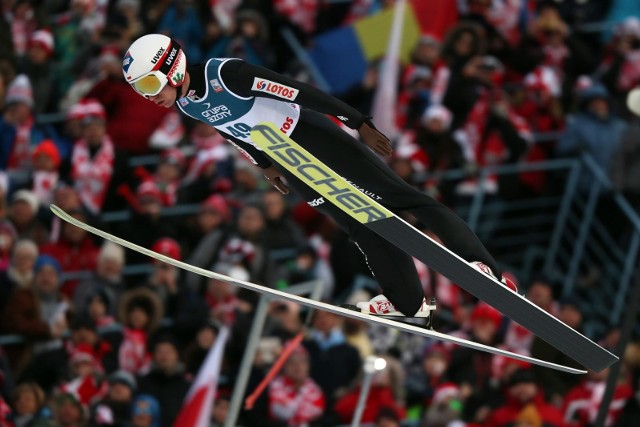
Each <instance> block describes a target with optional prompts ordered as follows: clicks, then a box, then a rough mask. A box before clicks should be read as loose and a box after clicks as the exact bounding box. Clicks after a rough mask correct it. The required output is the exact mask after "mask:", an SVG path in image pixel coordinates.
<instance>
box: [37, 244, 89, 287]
mask: <svg viewBox="0 0 640 427" xmlns="http://www.w3.org/2000/svg"><path fill="white" fill-rule="evenodd" d="M99 251H100V249H99V248H98V247H97V246H96V245H95V243H93V240H92V239H91V237H89V236H85V238H84V239H83V240H82V241H81V242H80V243H77V244H76V243H72V242H69V241H67V240H66V239H64V238H63V237H61V238H60V240H59V241H58V242H56V243H50V244H48V245H45V246H43V247H42V248H41V249H40V253H41V254H46V255H51V256H53V257H54V258H55V259H57V260H58V262H59V263H60V266H61V267H62V271H63V272H70V271H93V270H95V268H96V263H97V259H98V253H99ZM77 285H78V281H77V280H69V281H67V282H65V283H64V284H63V285H62V289H61V290H62V293H64V294H65V295H66V296H68V297H71V296H73V292H74V290H75V287H76V286H77Z"/></svg>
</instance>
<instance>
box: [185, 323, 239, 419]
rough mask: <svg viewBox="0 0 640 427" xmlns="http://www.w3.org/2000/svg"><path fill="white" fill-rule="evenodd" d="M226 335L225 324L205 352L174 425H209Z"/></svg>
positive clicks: (227, 331) (227, 333) (227, 332)
mask: <svg viewBox="0 0 640 427" xmlns="http://www.w3.org/2000/svg"><path fill="white" fill-rule="evenodd" d="M228 335H229V330H228V328H227V327H226V326H223V327H222V328H220V332H219V333H218V337H217V338H216V342H215V343H214V345H213V347H211V349H210V350H209V353H207V357H206V358H205V360H204V362H203V363H202V366H201V367H200V370H199V371H198V375H197V376H196V379H195V381H194V382H193V384H192V385H191V389H190V390H189V393H188V394H187V397H185V399H184V404H183V405H182V409H181V410H180V413H179V414H178V417H177V418H176V420H175V421H174V423H173V426H174V427H180V426H192V427H209V425H210V424H211V421H210V420H211V411H212V409H213V403H214V400H215V395H216V390H217V388H218V379H219V377H220V366H221V365H222V358H223V356H224V346H225V344H226V342H227V337H228Z"/></svg>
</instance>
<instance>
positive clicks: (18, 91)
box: [4, 74, 33, 108]
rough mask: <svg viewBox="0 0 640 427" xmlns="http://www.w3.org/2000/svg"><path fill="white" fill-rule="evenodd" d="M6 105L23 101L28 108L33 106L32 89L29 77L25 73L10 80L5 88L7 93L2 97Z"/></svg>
mask: <svg viewBox="0 0 640 427" xmlns="http://www.w3.org/2000/svg"><path fill="white" fill-rule="evenodd" d="M4 103H5V104H6V105H9V104H15V103H23V104H27V106H29V108H33V89H32V88H31V82H30V81H29V77H27V76H26V75H25V74H19V75H17V76H16V78H15V79H13V80H12V81H11V83H10V84H9V87H8V88H7V95H6V96H5V98H4Z"/></svg>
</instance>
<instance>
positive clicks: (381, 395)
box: [334, 368, 405, 424]
mask: <svg viewBox="0 0 640 427" xmlns="http://www.w3.org/2000/svg"><path fill="white" fill-rule="evenodd" d="M361 391H362V390H361V386H357V387H355V388H354V389H352V390H350V391H348V392H347V393H346V394H345V395H344V396H342V397H340V398H339V399H338V400H337V401H336V403H335V405H334V410H335V411H336V413H337V414H338V416H339V417H340V420H341V422H342V423H343V424H346V423H349V422H350V421H351V419H352V418H353V415H354V413H355V408H356V406H357V403H358V399H359V397H360V393H361ZM384 407H386V408H390V409H392V410H393V411H394V412H395V413H396V417H397V418H399V419H403V418H404V417H405V408H404V406H403V404H402V402H401V401H400V399H399V398H398V396H397V394H396V393H395V390H394V384H393V373H392V370H391V369H389V368H387V369H383V370H381V371H378V372H376V373H374V374H373V378H372V379H371V389H370V390H369V395H368V396H367V401H366V405H365V408H364V411H363V413H362V423H363V424H366V423H370V422H373V421H375V419H376V416H377V414H378V410H379V409H380V408H384Z"/></svg>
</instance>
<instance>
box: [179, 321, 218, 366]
mask: <svg viewBox="0 0 640 427" xmlns="http://www.w3.org/2000/svg"><path fill="white" fill-rule="evenodd" d="M220 326H221V323H220V322H218V321H217V320H215V319H207V321H206V322H204V323H203V324H202V325H200V327H199V328H198V330H197V332H196V338H195V340H193V341H192V343H191V345H190V346H189V347H187V349H186V350H185V353H184V354H185V356H184V360H185V367H186V371H187V373H188V374H189V375H193V376H194V377H195V376H196V375H197V374H198V371H199V370H200V367H201V366H202V363H203V362H204V360H205V358H206V357H207V354H208V353H209V350H210V349H211V346H213V344H214V343H215V341H216V338H217V337H218V331H219V329H220Z"/></svg>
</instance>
